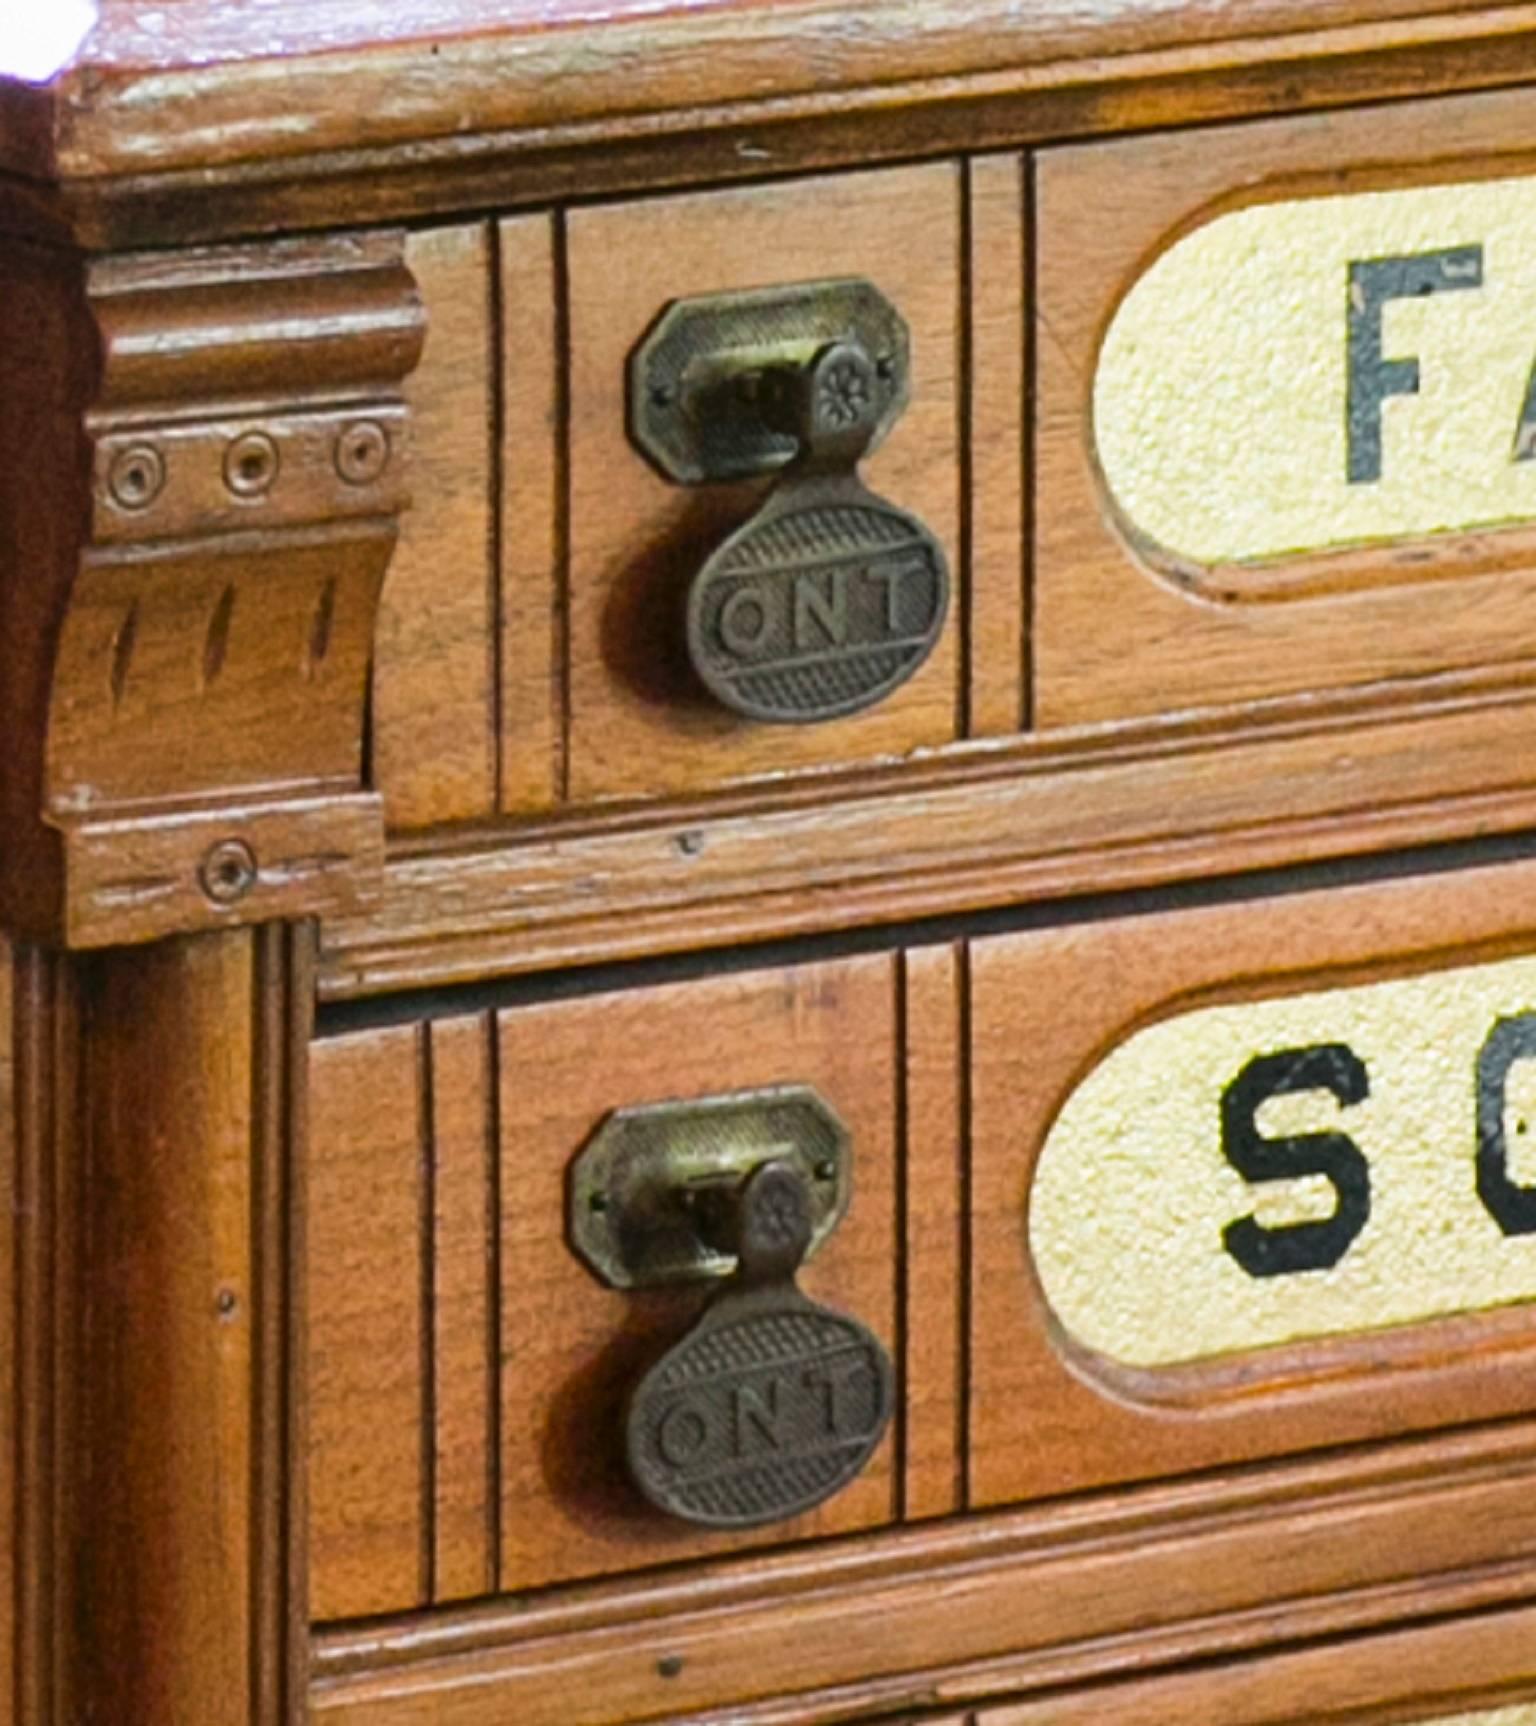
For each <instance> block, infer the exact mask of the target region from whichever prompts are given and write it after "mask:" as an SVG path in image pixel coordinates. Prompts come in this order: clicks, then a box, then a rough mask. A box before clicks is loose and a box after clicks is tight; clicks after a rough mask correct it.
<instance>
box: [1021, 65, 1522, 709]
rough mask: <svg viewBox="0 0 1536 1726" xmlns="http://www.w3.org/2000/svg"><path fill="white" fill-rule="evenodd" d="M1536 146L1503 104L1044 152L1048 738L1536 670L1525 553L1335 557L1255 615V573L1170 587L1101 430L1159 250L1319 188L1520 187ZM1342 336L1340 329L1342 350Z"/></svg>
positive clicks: (1043, 691) (1174, 580)
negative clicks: (1341, 692)
mask: <svg viewBox="0 0 1536 1726" xmlns="http://www.w3.org/2000/svg"><path fill="white" fill-rule="evenodd" d="M1527 142H1528V140H1527V136H1526V132H1525V124H1524V104H1523V102H1522V101H1521V100H1520V99H1519V98H1518V97H1516V96H1515V95H1513V94H1512V93H1503V94H1497V95H1491V96H1487V97H1477V98H1472V99H1469V100H1464V101H1463V100H1455V101H1447V102H1442V103H1433V102H1429V103H1420V104H1416V105H1414V106H1412V107H1404V108H1399V109H1390V110H1387V111H1385V112H1380V113H1357V114H1334V115H1323V116H1312V117H1307V118H1301V119H1296V120H1290V121H1283V122H1275V123H1273V124H1264V125H1259V126H1244V127H1241V128H1236V127H1234V128H1221V129H1216V130H1212V131H1207V132H1205V133H1203V134H1201V135H1200V136H1199V137H1194V136H1186V137H1177V136H1173V135H1169V136H1165V137H1162V138H1158V139H1148V140H1138V141H1137V142H1136V143H1134V144H1132V143H1129V142H1125V143H1120V142H1116V143H1109V144H1105V145H1099V146H1085V147H1082V148H1072V149H1065V150H1059V151H1050V152H1046V153H1043V154H1042V155H1041V156H1040V158H1039V162H1038V168H1037V174H1038V188H1039V201H1038V209H1037V222H1038V227H1039V234H1040V236H1041V237H1040V241H1039V248H1040V250H1039V275H1038V281H1037V284H1036V303H1035V307H1034V313H1033V315H1034V319H1035V324H1036V331H1037V347H1038V354H1039V384H1038V388H1039V400H1038V429H1037V437H1036V451H1035V454H1036V461H1037V466H1038V473H1037V478H1036V488H1037V496H1038V498H1039V499H1040V508H1039V510H1038V512H1037V515H1036V519H1035V552H1036V567H1035V605H1034V619H1035V634H1034V644H1033V651H1034V708H1035V717H1036V721H1037V723H1038V724H1040V725H1041V726H1057V725H1073V724H1085V723H1104V722H1112V721H1115V720H1120V719H1125V718H1128V717H1133V716H1135V715H1140V714H1151V713H1168V712H1173V711H1178V710H1180V709H1190V708H1214V707H1221V706H1228V707H1233V708H1236V707H1239V706H1244V705H1246V704H1249V703H1255V702H1259V701H1264V700H1267V699H1273V698H1276V697H1283V696H1288V695H1297V694H1300V693H1303V692H1306V691H1312V690H1320V689H1328V688H1336V687H1339V686H1341V685H1347V684H1355V685H1368V684H1373V683H1382V682H1385V681H1387V680H1389V679H1390V680H1398V681H1403V680H1407V679H1411V678H1415V677H1418V678H1431V677H1439V676H1443V675H1444V674H1445V673H1446V672H1447V671H1449V670H1451V669H1453V668H1454V667H1457V666H1471V665H1478V664H1493V663H1503V664H1510V663H1512V662H1515V661H1519V660H1522V659H1524V660H1529V658H1530V657H1531V656H1532V654H1533V653H1536V628H1527V627H1526V620H1527V619H1528V618H1530V617H1532V616H1533V615H1536V611H1533V605H1532V601H1533V599H1536V577H1533V576H1532V575H1531V573H1530V568H1529V552H1528V548H1526V547H1525V546H1524V545H1523V544H1522V543H1521V542H1522V541H1523V539H1524V536H1523V535H1513V536H1511V535H1507V534H1506V535H1500V534H1498V533H1490V532H1484V533H1465V534H1453V535H1447V536H1445V538H1444V540H1443V541H1442V542H1441V546H1442V550H1441V554H1440V555H1437V556H1435V557H1433V558H1428V559H1426V558H1425V557H1424V556H1423V555H1422V553H1423V550H1424V545H1425V543H1426V542H1425V540H1424V539H1423V538H1422V536H1421V537H1419V538H1418V539H1412V538H1410V539H1406V540H1404V541H1403V542H1402V543H1401V544H1399V545H1395V546H1391V547H1389V548H1388V549H1387V550H1386V551H1377V552H1374V553H1371V552H1367V553H1361V554H1350V553H1347V552H1340V553H1335V554H1334V555H1333V556H1331V557H1330V558H1328V559H1326V560H1325V562H1326V568H1325V569H1322V570H1320V571H1317V572H1313V574H1312V576H1311V578H1310V579H1304V576H1305V574H1306V565H1302V566H1301V568H1302V574H1293V575H1290V576H1287V577H1285V579H1286V580H1290V581H1293V582H1295V583H1296V584H1297V585H1296V587H1295V597H1288V594H1289V593H1290V591H1291V590H1290V589H1288V588H1286V587H1285V586H1284V585H1283V584H1281V585H1276V583H1277V582H1278V581H1279V580H1280V578H1279V577H1270V578H1268V579H1269V585H1267V586H1264V587H1262V588H1258V587H1256V588H1254V589H1253V590H1252V591H1251V592H1250V593H1248V596H1247V597H1246V598H1245V597H1244V594H1245V591H1246V590H1245V589H1243V587H1242V586H1241V582H1242V581H1243V580H1246V579H1248V578H1247V577H1246V576H1244V575H1242V574H1239V576H1238V577H1237V585H1236V586H1233V587H1232V588H1231V589H1230V590H1229V591H1224V592H1222V593H1221V594H1220V595H1219V596H1213V595H1212V594H1209V593H1205V592H1202V591H1201V589H1200V580H1201V577H1200V576H1199V575H1198V573H1192V572H1190V571H1187V570H1186V571H1183V572H1180V573H1172V574H1171V573H1169V572H1167V571H1159V570H1157V569H1156V568H1154V567H1153V563H1152V560H1151V559H1150V558H1145V557H1142V556H1140V555H1139V554H1138V552H1137V551H1136V549H1135V547H1134V544H1133V543H1132V542H1133V540H1134V532H1133V530H1131V529H1128V528H1126V527H1123V526H1120V525H1117V523H1116V520H1115V517H1114V510H1113V506H1112V505H1111V503H1110V502H1109V501H1108V500H1107V498H1106V496H1105V492H1104V482H1103V479H1102V477H1101V475H1100V473H1099V471H1098V467H1097V464H1096V460H1095V456H1094V448H1093V438H1092V435H1091V430H1090V428H1091V425H1092V418H1093V406H1092V403H1093V388H1094V376H1095V370H1096V361H1097V352H1098V346H1099V342H1100V340H1101V338H1102V335H1103V330H1104V325H1105V323H1106V321H1107V319H1108V317H1109V316H1110V314H1111V312H1112V310H1113V308H1114V306H1115V304H1116V302H1117V301H1118V300H1119V298H1120V297H1121V295H1123V294H1124V293H1125V292H1126V291H1127V290H1128V289H1129V288H1130V286H1131V285H1132V283H1133V281H1134V280H1135V279H1136V278H1137V276H1138V275H1139V274H1140V273H1141V271H1142V270H1143V269H1144V268H1145V267H1146V266H1147V264H1148V262H1149V261H1150V259H1151V258H1152V257H1153V256H1154V255H1155V254H1156V253H1157V252H1158V251H1159V250H1160V249H1161V247H1162V246H1164V245H1165V244H1166V243H1167V242H1168V240H1169V239H1170V238H1172V237H1173V236H1175V235H1177V234H1178V233H1180V232H1181V231H1186V230H1187V229H1188V228H1189V226H1190V225H1191V224H1192V223H1194V222H1195V221H1197V220H1199V219H1201V217H1202V216H1203V215H1205V214H1208V213H1210V212H1211V211H1213V210H1215V209H1217V208H1228V209H1238V208H1243V207H1246V206H1248V205H1251V204H1253V203H1255V202H1267V201H1271V200H1273V199H1275V198H1277V197H1280V196H1283V195H1291V194H1295V195H1303V194H1305V193H1307V192H1308V191H1311V192H1314V193H1320V192H1324V191H1327V192H1336V191H1342V190H1346V189H1349V188H1350V187H1367V188H1369V187H1384V186H1391V185H1406V184H1412V183H1413V182H1414V181H1415V180H1416V179H1434V180H1448V181H1452V182H1454V181H1455V180H1457V179H1458V178H1461V177H1469V178H1474V179H1480V178H1486V177H1488V176H1490V175H1493V174H1499V173H1515V172H1520V171H1521V164H1522V160H1523V164H1524V169H1525V171H1529V169H1530V167H1531V165H1532V158H1531V157H1529V155H1526V156H1525V157H1524V158H1522V157H1521V155H1520V154H1519V153H1520V152H1521V151H1522V150H1523V149H1524V147H1525V145H1526V144H1527ZM1351 164H1358V166H1357V167H1355V168H1353V169H1352V168H1351ZM1459 232H1460V230H1458V233H1459ZM1341 292H1342V290H1341ZM1341 305H1342V301H1341ZM1343 323H1344V320H1343V314H1342V311H1341V313H1340V318H1339V328H1338V332H1337V333H1338V337H1339V340H1340V341H1341V342H1342V340H1343ZM1506 542H1508V543H1507V544H1506ZM1362 566H1365V567H1362ZM1218 598H1219V599H1220V601H1221V602H1217V600H1218ZM1130 644H1134V651H1128V647H1129V645H1130Z"/></svg>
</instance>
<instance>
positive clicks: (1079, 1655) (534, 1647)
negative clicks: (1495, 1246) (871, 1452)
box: [314, 1425, 1536, 1726]
mask: <svg viewBox="0 0 1536 1726" xmlns="http://www.w3.org/2000/svg"><path fill="white" fill-rule="evenodd" d="M1533 1467H1536V1448H1533V1433H1532V1429H1531V1428H1530V1427H1529V1425H1513V1426H1506V1427H1504V1428H1495V1429H1492V1430H1488V1431H1484V1432H1481V1433H1470V1434H1462V1435H1457V1436H1453V1437H1447V1438H1440V1439H1436V1440H1433V1441H1430V1442H1428V1443H1418V1444H1414V1443H1411V1442H1410V1443H1405V1444H1398V1445H1395V1446H1390V1447H1385V1448H1381V1449H1376V1450H1363V1451H1362V1450H1357V1451H1355V1452H1353V1453H1349V1452H1345V1453H1341V1454H1338V1455H1335V1456H1331V1457H1327V1458H1324V1459H1321V1460H1317V1461H1312V1462H1308V1463H1305V1464H1302V1465H1292V1466H1289V1467H1285V1468H1278V1469H1277V1468H1271V1469H1265V1470H1248V1471H1241V1472H1236V1473H1228V1474H1225V1475H1221V1474H1217V1475H1208V1476H1206V1477H1205V1478H1204V1479H1202V1480H1199V1481H1195V1482H1189V1483H1185V1484H1182V1485H1174V1486H1158V1487H1153V1488H1148V1489H1143V1490H1141V1491H1138V1492H1133V1493H1122V1494H1115V1495H1109V1496H1100V1497H1098V1498H1084V1499H1078V1500H1075V1501H1074V1500H1072V1499H1067V1500H1064V1501H1063V1502H1061V1503H1060V1504H1058V1505H1055V1506H1048V1507H1043V1508H1040V1509H1037V1510H1034V1511H1030V1512H1028V1513H1015V1514H1013V1515H1010V1516H1004V1517H997V1518H993V1519H989V1520H987V1521H986V1522H970V1521H966V1522H952V1523H937V1524H934V1525H932V1526H931V1527H929V1528H925V1529H914V1530H911V1531H907V1532H905V1533H901V1534H898V1535H890V1536H873V1537H869V1538H866V1539H864V1540H861V1541H853V1542H837V1543H834V1544H832V1545H830V1546H826V1545H823V1546H819V1547H812V1548H807V1549H805V1550H803V1551H800V1552H790V1553H785V1554H780V1555H777V1556H772V1557H768V1558H761V1557H758V1558H753V1559H751V1560H748V1561H733V1562H729V1563H726V1564H722V1565H718V1566H712V1567H709V1568H707V1569H704V1570H699V1571H683V1572H681V1573H678V1574H676V1575H673V1576H671V1577H668V1578H658V1579H655V1580H654V1581H652V1582H649V1583H645V1582H642V1583H638V1584H637V1583H635V1582H618V1583H614V1584H609V1585H604V1586H602V1587H600V1588H595V1589H586V1590H578V1591H574V1592H572V1593H570V1594H567V1595H563V1596H562V1595H560V1594H556V1595H554V1596H551V1597H549V1598H547V1599H545V1600H543V1601H521V1602H515V1603H513V1602H509V1603H507V1604H505V1605H502V1606H490V1607H486V1608H483V1609H481V1610H479V1611H475V1612H469V1613H462V1614H457V1615H454V1614H447V1615H444V1614H439V1615H435V1616H431V1617H414V1618H405V1619H401V1620H399V1621H395V1622H385V1623H375V1624H370V1625H366V1626H360V1627H358V1628H356V1629H340V1630H337V1631H333V1632H329V1633H325V1634H323V1635H322V1636H321V1637H320V1639H319V1643H318V1647H317V1668H316V1688H315V1691H314V1707H315V1717H316V1720H317V1721H319V1722H323V1723H324V1726H425V1723H426V1722H431V1726H500V1723H501V1722H503V1721H505V1719H506V1718H507V1716H508V1714H509V1713H510V1714H513V1715H515V1716H516V1718H517V1719H518V1720H519V1721H520V1722H527V1723H528V1726H611V1723H612V1722H614V1721H618V1720H626V1721H644V1720H662V1719H664V1720H668V1721H681V1720H687V1721H690V1722H692V1721H700V1722H702V1721H709V1722H711V1723H712V1726H713V1723H714V1722H717V1721H718V1722H723V1721H725V1720H730V1721H733V1722H749V1723H751V1726H759V1722H761V1723H762V1726H769V1723H773V1726H812V1723H824V1722H833V1721H851V1720H856V1719H858V1718H860V1717H866V1716H869V1715H877V1714H880V1713H883V1712H892V1711H895V1710H898V1709H901V1708H914V1707H916V1708H921V1707H924V1706H927V1707H934V1706H943V1705H945V1704H948V1705H949V1706H956V1705H960V1704H962V1703H965V1702H968V1701H975V1700H977V1699H981V1698H993V1699H1000V1698H1003V1697H1007V1696H1009V1695H1011V1694H1020V1693H1025V1692H1028V1693H1032V1694H1038V1695H1039V1696H1040V1698H1041V1707H1042V1708H1045V1707H1048V1706H1049V1703H1050V1702H1051V1701H1053V1700H1056V1699H1059V1697H1060V1696H1061V1694H1062V1693H1063V1691H1064V1690H1065V1688H1066V1687H1067V1686H1069V1685H1074V1684H1086V1683H1090V1682H1093V1681H1096V1680H1104V1679H1108V1678H1111V1677H1113V1676H1115V1675H1117V1674H1122V1675H1130V1674H1136V1673H1149V1672H1152V1671H1155V1670H1156V1669H1157V1668H1159V1667H1175V1666H1181V1665H1188V1664H1191V1663H1193V1662H1195V1661H1197V1660H1201V1659H1206V1660H1209V1659H1213V1658H1216V1657H1220V1656H1229V1657H1231V1656H1236V1655H1239V1654H1252V1653H1257V1652H1261V1651H1263V1650H1264V1649H1265V1648H1266V1647H1270V1646H1273V1645H1274V1644H1276V1643H1277V1642H1286V1643H1292V1644H1304V1643H1306V1642H1308V1641H1311V1640H1321V1639H1324V1638H1329V1639H1334V1641H1335V1646H1336V1650H1337V1652H1336V1655H1335V1658H1337V1660H1338V1661H1339V1663H1340V1668H1341V1672H1340V1675H1339V1676H1340V1677H1341V1678H1345V1679H1347V1669H1348V1665H1349V1660H1348V1653H1347V1649H1348V1645H1347V1644H1344V1643H1342V1642H1339V1641H1338V1639H1339V1638H1341V1637H1343V1636H1344V1635H1346V1634H1347V1633H1350V1632H1359V1631H1364V1630H1369V1629H1379V1628H1384V1627H1393V1626H1401V1627H1403V1628H1404V1629H1405V1630H1406V1629H1407V1628H1408V1627H1412V1626H1424V1627H1425V1630H1422V1631H1419V1632H1417V1633H1418V1634H1426V1633H1427V1632H1428V1629H1429V1627H1431V1626H1432V1625H1433V1624H1434V1622H1435V1621H1436V1620H1443V1621H1444V1623H1443V1640H1441V1641H1439V1642H1438V1647H1437V1650H1436V1651H1435V1657H1434V1658H1433V1659H1432V1660H1429V1661H1426V1663H1425V1665H1424V1666H1422V1667H1418V1668H1415V1666H1414V1665H1413V1664H1412V1662H1411V1661H1410V1660H1408V1659H1407V1658H1405V1657H1404V1655H1403V1653H1402V1651H1401V1650H1399V1661H1398V1666H1397V1671H1398V1673H1399V1677H1400V1679H1407V1680H1408V1682H1409V1683H1411V1682H1413V1681H1414V1680H1415V1679H1417V1678H1421V1677H1423V1676H1424V1675H1425V1674H1426V1673H1427V1674H1431V1675H1432V1674H1433V1673H1434V1671H1435V1670H1436V1669H1437V1667H1438V1670H1439V1671H1441V1672H1442V1673H1444V1672H1446V1671H1450V1672H1452V1673H1454V1675H1455V1677H1456V1679H1457V1681H1458V1682H1459V1683H1461V1684H1463V1685H1466V1684H1468V1683H1474V1684H1475V1683H1478V1682H1483V1681H1490V1682H1493V1683H1504V1684H1517V1683H1524V1684H1525V1685H1527V1686H1529V1685H1531V1684H1533V1683H1536V1664H1533V1649H1536V1634H1533V1631H1536V1625H1533V1612H1532V1609H1531V1607H1530V1606H1529V1605H1528V1604H1527V1603H1528V1601H1529V1598H1530V1573H1531V1564H1532V1562H1533V1555H1536V1516H1533V1511H1532V1503H1533V1496H1532V1491H1531V1479H1532V1473H1531V1471H1532V1469H1533ZM1407 1529H1412V1530H1413V1535H1412V1538H1411V1540H1410V1539H1406V1538H1404V1537H1403V1531H1404V1530H1407ZM1500 1606H1508V1607H1510V1608H1511V1610H1509V1611H1508V1612H1505V1613H1502V1614H1496V1613H1494V1612H1493V1611H1492V1609H1493V1608H1496V1607H1500ZM1479 1611H1483V1612H1487V1613H1488V1614H1489V1616H1488V1617H1486V1618H1483V1619H1479V1618H1478V1617H1476V1616H1465V1615H1469V1614H1475V1613H1477V1612H1479ZM1404 1641H1405V1642H1406V1641H1407V1638H1406V1636H1405V1638H1404ZM664 1659H665V1661H666V1668H665V1671H663V1670H660V1669H659V1663H660V1662H661V1661H663V1660H664ZM1458 1661H1459V1662H1460V1663H1459V1664H1458ZM1398 1693H1399V1694H1401V1692H1400V1691H1399V1692H1398ZM1364 1699H1365V1698H1362V1700H1364ZM1374 1699H1375V1698H1372V1700H1374ZM1046 1717H1048V1716H1046ZM1302 1719H1303V1720H1305V1714H1304V1712H1303V1714H1302ZM1233 1726H1236V1722H1235V1721H1234V1723H1233ZM1307 1726H1311V1723H1310V1722H1308V1723H1307Z"/></svg>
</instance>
